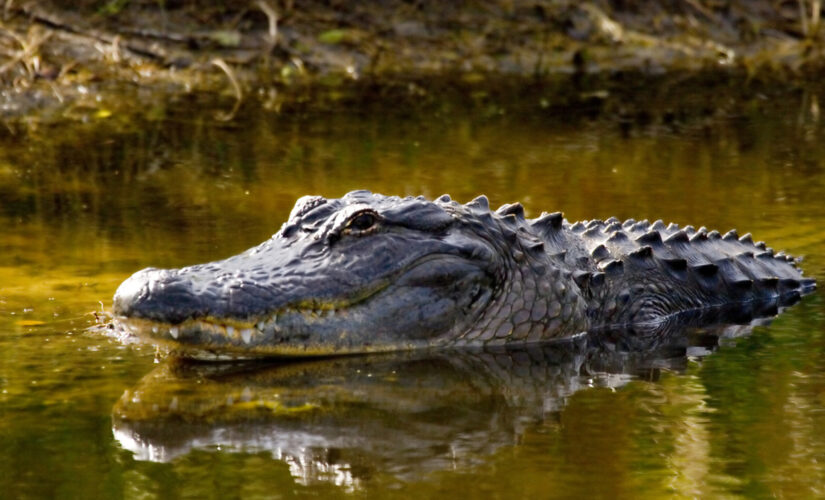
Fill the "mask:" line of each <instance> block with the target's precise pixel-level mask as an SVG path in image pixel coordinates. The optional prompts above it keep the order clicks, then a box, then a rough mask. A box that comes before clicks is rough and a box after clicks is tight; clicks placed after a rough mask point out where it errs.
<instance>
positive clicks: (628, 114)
mask: <svg viewBox="0 0 825 500" xmlns="http://www.w3.org/2000/svg"><path fill="white" fill-rule="evenodd" d="M545 90H546V89H541V88H536V89H531V91H530V92H529V93H524V94H522V95H519V96H510V97H508V99H510V100H507V99H505V100H502V101H501V102H496V101H494V100H493V99H490V98H483V99H481V100H480V102H479V103H476V104H473V105H466V106H465V105H464V104H461V103H459V104H456V103H453V102H443V103H441V104H436V105H432V106H430V107H428V108H426V109H423V110H419V111H416V110H412V111H410V110H399V109H392V110H389V111H387V110H386V109H385V108H381V109H378V110H377V111H376V110H370V109H364V110H359V112H357V113H355V112H352V110H348V111H347V112H346V113H344V112H338V113H336V112H329V113H325V114H323V115H304V116H294V115H275V114H268V113H262V112H258V111H256V110H254V109H252V107H250V108H248V109H246V110H242V112H241V113H240V114H239V115H238V118H237V121H235V122H232V123H218V122H216V121H215V120H214V114H213V113H212V110H211V109H208V108H207V107H206V106H200V105H199V104H200V103H198V105H193V104H192V103H188V102H185V103H178V104H164V103H157V105H156V107H154V108H153V109H152V110H151V112H149V113H147V114H145V115H144V116H143V117H142V118H134V117H131V116H118V115H117V114H116V115H115V116H112V117H110V118H107V119H97V118H93V117H90V119H89V120H88V122H84V123H74V124H64V125H62V126H60V127H56V126H47V125H39V124H36V123H23V122H21V123H16V124H6V125H7V126H5V127H0V449H2V450H3V453H0V491H2V492H3V493H0V496H4V497H5V496H7V497H9V498H30V497H38V498H67V497H69V498H80V497H94V498H138V497H139V498H178V497H198V498H225V497H243V498H268V497H272V496H277V495H283V496H298V495H308V496H309V495H312V496H322V497H335V496H343V495H347V492H348V491H351V490H359V491H363V492H366V493H367V494H372V495H374V496H381V497H392V496H398V497H403V498H445V497H450V498H454V497H456V496H468V495H471V496H483V497H495V496H504V495H508V496H514V497H531V498H532V497H541V498H547V497H560V498H562V497H565V498H571V497H574V498H575V497H605V498H642V497H650V498H661V497H707V496H747V497H769V496H784V497H792V498H799V497H803V498H804V497H808V498H810V497H816V496H820V495H821V486H822V484H825V466H823V464H825V433H823V432H822V429H825V413H823V412H822V411H821V408H822V407H823V405H825V355H823V353H825V326H823V325H824V323H825V310H824V309H825V303H823V301H822V299H821V296H820V293H821V292H817V293H815V294H814V295H812V296H810V297H806V298H804V299H803V300H802V302H801V303H800V304H798V305H796V306H794V307H792V308H790V309H789V310H788V311H787V312H785V313H784V314H783V315H782V316H780V317H779V318H777V319H776V321H775V322H774V323H773V324H771V325H769V326H758V327H755V328H753V332H752V334H750V335H747V336H744V337H741V336H738V335H734V334H733V333H732V332H724V333H722V335H721V337H720V338H719V340H718V341H717V337H716V336H715V335H714V334H718V333H720V332H719V331H717V330H715V329H714V330H712V331H710V330H707V329H706V330H704V331H703V330H690V331H688V332H682V333H681V334H676V335H670V336H668V337H667V341H664V340H662V341H661V342H660V343H659V344H658V345H657V347H656V348H655V349H654V347H653V346H651V345H645V344H642V345H637V344H628V343H627V342H623V341H620V339H619V338H613V337H606V338H604V337H602V338H600V339H598V340H597V339H593V338H587V339H578V340H577V341H576V342H571V343H569V344H565V345H557V346H553V347H551V348H548V349H546V350H545V349H541V350H528V351H522V352H515V351H511V352H506V353H502V352H498V353H490V352H487V353H471V352H460V353H449V354H448V353H435V354H433V355H431V356H424V357H419V356H411V355H402V356H380V357H359V358H343V359H337V360H327V361H319V362H312V363H297V364H289V365H282V366H280V365H279V366H253V367H250V366H247V365H243V366H231V367H225V368H223V369H215V368H214V367H209V366H204V365H196V366H192V365H179V364H176V363H175V362H172V361H162V362H161V363H160V365H155V363H154V352H153V350H152V349H151V348H146V347H141V346H123V345H120V344H119V343H117V342H114V341H112V340H111V339H109V338H108V337H106V336H103V335H100V334H99V333H97V332H89V331H87V330H86V328H87V327H88V326H89V325H92V324H94V323H95V319H94V313H98V314H100V313H101V308H103V309H108V308H110V305H111V302H110V301H111V297H112V294H113V293H114V290H115V289H116V287H117V285H118V284H119V283H120V282H121V281H122V280H123V279H125V278H126V277H127V276H129V275H130V274H131V273H132V272H134V271H135V270H137V269H140V268H142V267H146V266H150V265H151V266H158V267H166V266H175V267H177V266H183V265H187V264H193V263H196V262H204V261H210V260H215V259H218V258H223V257H226V256H229V255H232V254H234V253H237V252H239V251H241V250H244V249H246V248H249V247H251V246H252V245H255V244H257V243H259V242H261V241H263V240H264V239H266V238H268V237H269V236H270V235H271V234H272V233H274V232H275V231H276V230H277V229H278V227H279V226H280V224H281V223H282V222H283V220H284V219H285V218H286V216H287V214H288V213H289V210H290V209H291V207H292V205H293V203H294V201H295V199H296V198H298V197H300V196H303V195H306V194H321V195H325V196H331V197H334V196H339V195H341V194H343V193H345V192H347V191H349V190H352V189H357V188H367V189H370V190H373V191H377V192H383V193H386V194H398V195H418V194H423V195H425V196H430V197H434V196H438V195H440V194H442V193H444V192H448V193H450V194H451V195H453V197H454V198H456V199H458V200H461V201H467V200H469V199H471V198H473V197H474V196H476V195H478V194H480V193H484V194H487V195H488V196H489V197H490V199H491V202H492V203H493V204H498V203H505V202H513V201H521V202H522V203H523V204H524V206H525V208H526V210H527V212H528V214H529V215H537V214H538V213H540V212H541V211H542V210H546V211H554V210H563V211H564V212H565V215H566V217H567V218H568V219H569V220H575V219H582V218H588V219H589V218H594V217H599V218H607V217H609V216H611V215H615V216H617V217H620V218H627V217H633V218H636V219H643V218H647V219H650V220H655V219H658V218H662V219H664V220H665V221H674V222H677V223H680V224H692V225H694V226H696V227H698V226H702V225H705V226H708V227H710V228H715V229H719V230H721V231H723V232H724V231H726V230H728V229H730V228H732V227H736V228H737V229H739V230H740V233H744V232H752V233H753V235H754V238H755V239H758V240H765V241H767V242H768V243H769V244H770V245H771V246H773V247H774V248H776V249H777V250H780V249H784V250H786V251H788V252H789V253H791V254H794V255H804V256H805V258H806V259H805V261H804V262H803V263H802V264H801V266H802V268H803V269H804V270H805V272H806V274H807V275H811V276H813V277H816V278H817V279H818V280H819V282H820V283H822V282H823V280H825V258H823V256H824V255H825V232H823V231H822V227H821V226H822V223H821V219H822V214H823V213H825V201H823V200H825V133H823V129H822V124H821V118H820V115H819V107H818V106H819V104H818V103H819V102H820V101H821V100H822V95H823V92H822V90H821V89H817V88H812V89H808V90H798V91H797V90H786V89H755V88H752V87H747V86H741V85H737V86H736V87H735V88H732V89H729V88H709V89H707V90H705V89H692V88H676V89H669V88H659V87H651V88H645V89H643V92H641V93H639V94H637V95H635V97H632V98H628V99H618V98H617V99H613V100H611V99H606V100H604V101H601V100H600V101H599V102H597V103H593V102H589V101H588V103H587V104H586V105H584V106H581V107H579V106H574V107H573V108H565V107H553V106H549V107H546V108H545V107H542V106H543V104H542V103H541V97H542V92H544V91H545ZM511 101H512V102H511ZM101 303H102V304H101ZM732 337H735V338H732ZM632 338H636V337H632ZM711 351H713V354H712V355H709V356H706V354H708V353H709V352H711ZM153 368H154V370H153ZM393 372H394V373H393ZM147 373H148V375H147ZM124 394H126V395H124ZM119 400H120V401H119ZM118 401H119V402H118ZM115 405H116V406H115ZM113 406H115V410H114V411H113V409H112V408H113ZM113 428H114V429H115V436H113V434H112V429H113ZM115 438H117V439H115Z"/></svg>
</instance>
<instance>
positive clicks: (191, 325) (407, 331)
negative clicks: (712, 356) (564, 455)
mask: <svg viewBox="0 0 825 500" xmlns="http://www.w3.org/2000/svg"><path fill="white" fill-rule="evenodd" d="M815 288H816V281H815V280H814V279H813V278H810V277H805V276H803V273H802V271H801V270H800V269H799V267H798V265H797V259H795V258H793V257H791V256H788V255H785V254H784V253H783V252H778V253H775V252H774V251H773V249H771V248H768V247H767V246H766V245H765V243H763V242H754V241H753V239H752V237H751V235H750V234H745V235H743V236H741V237H740V236H739V235H738V234H737V232H736V231H735V230H731V231H728V232H727V233H725V234H724V235H723V234H720V233H719V232H718V231H715V230H708V229H706V228H705V227H701V228H699V229H696V228H694V227H691V226H685V227H679V226H678V225H676V224H673V223H671V224H665V223H664V222H663V221H661V220H657V221H655V222H653V223H650V222H648V221H647V220H642V221H635V220H633V219H628V220H625V221H620V220H618V219H616V218H615V217H611V218H609V219H607V220H590V221H580V222H568V221H567V220H566V219H565V218H564V217H563V214H562V213H561V212H554V213H542V214H541V215H540V216H539V217H536V218H533V219H529V218H527V217H525V212H524V208H523V207H522V205H521V204H519V203H514V204H505V205H503V206H502V207H500V208H499V209H498V210H495V211H494V210H491V208H490V205H489V202H488V199H487V198H486V197H485V196H480V197H478V198H475V199H474V200H472V201H470V202H469V203H466V204H461V203H458V202H456V201H454V200H452V199H451V198H450V197H449V196H448V195H443V196H441V197H439V198H437V199H435V200H434V201H428V200H427V199H425V198H424V197H420V196H419V197H405V198H400V197H395V196H384V195H380V194H374V193H371V192H369V191H354V192H351V193H348V194H346V195H345V196H343V197H342V198H339V199H326V198H323V197H320V196H305V197H302V198H300V199H299V200H298V201H297V202H296V204H295V207H294V208H293V209H292V212H291V213H290V215H289V219H288V220H287V222H285V223H284V224H283V226H282V227H281V229H280V230H279V231H278V232H277V233H276V234H275V235H273V236H272V237H271V238H270V239H268V240H267V241H265V242H263V243H261V244H260V245H258V246H256V247H253V248H251V249H249V250H247V251H245V252H243V253H241V254H239V255H236V256H233V257H230V258H228V259H225V260H221V261H216V262H211V263H207V264H200V265H194V266H189V267H184V268H181V269H155V268H148V269H144V270H141V271H138V272H137V273H135V274H133V275H132V276H131V277H129V278H128V279H127V280H125V281H124V282H123V283H122V284H121V285H120V287H119V288H118V289H117V291H116V293H115V296H114V302H113V311H114V315H115V318H116V320H115V323H116V324H118V325H121V327H122V329H123V330H124V331H127V332H133V333H135V334H136V335H137V336H138V337H142V338H146V339H148V340H150V341H151V342H153V343H155V344H157V345H159V346H165V347H168V348H170V349H171V350H172V351H174V352H176V353H178V354H181V355H183V356H191V357H214V358H247V357H281V356H286V357H289V356H292V357H295V356H299V357H303V356H327V355H336V354H352V353H366V352H380V351H396V350H410V349H419V348H425V347H442V346H488V347H489V346H498V345H521V344H528V343H534V342H546V341H550V340H554V339H561V338H569V337H573V336H576V335H579V334H582V333H584V332H589V331H594V330H598V329H605V328H617V327H622V326H628V325H631V326H633V327H635V328H637V329H639V330H640V331H641V330H644V329H645V328H649V329H655V328H656V327H657V325H661V324H663V323H665V322H669V321H678V318H679V317H680V315H684V314H695V313H697V312H701V311H707V310H728V311H733V312H737V311H738V312H741V311H752V310H754V309H763V308H776V307H777V306H784V305H788V304H791V303H793V302H795V301H797V300H798V299H799V298H800V297H801V296H802V295H804V294H806V293H809V292H811V291H813V290H814V289H815Z"/></svg>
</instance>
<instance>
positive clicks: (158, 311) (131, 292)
mask: <svg viewBox="0 0 825 500" xmlns="http://www.w3.org/2000/svg"><path fill="white" fill-rule="evenodd" d="M113 309H114V312H115V314H117V315H118V316H126V317H129V318H145V319H152V320H155V321H162V322H166V323H179V322H181V321H183V320H185V319H187V318H191V317H195V316H199V315H202V314H203V311H202V302H201V300H200V298H199V297H198V296H197V295H196V294H195V293H194V291H193V287H192V283H191V281H190V280H188V279H185V278H183V277H181V276H180V273H178V272H177V271H176V270H168V269H153V268H148V269H144V270H142V271H138V272H136V273H135V274H133V275H132V276H130V277H129V278H128V279H126V281H124V282H123V283H122V284H121V285H120V287H118V289H117V291H116V292H115V296H114V299H113Z"/></svg>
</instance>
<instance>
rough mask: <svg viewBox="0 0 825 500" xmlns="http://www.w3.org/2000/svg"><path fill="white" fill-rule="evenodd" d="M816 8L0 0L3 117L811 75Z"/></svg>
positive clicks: (329, 103)
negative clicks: (116, 106)
mask: <svg viewBox="0 0 825 500" xmlns="http://www.w3.org/2000/svg"><path fill="white" fill-rule="evenodd" d="M821 10H822V5H821V2H819V1H812V0H807V1H806V0H799V1H784V2H775V1H762V0H753V1H744V0H743V1H736V0H730V1H720V0H689V1H684V2H642V1H632V0H621V1H620V0H613V1H587V2H573V1H554V2H524V1H518V0H512V1H504V0H474V1H464V2H436V1H417V2H413V1H402V0H383V1H380V2H366V3H361V2H337V1H318V0H309V1H306V2H293V1H292V0H282V1H275V0H257V1H253V2H248V3H247V2H242V3H233V2H220V1H186V0H179V1H168V0H163V1H159V0H95V1H92V0H82V1H80V2H69V1H62V0H54V1H51V2H48V1H30V2H20V3H17V2H7V3H6V7H5V9H4V10H3V20H2V24H0V80H2V83H3V90H2V92H0V116H2V117H3V118H4V119H6V120H16V119H20V118H31V117H35V118H37V119H42V120H45V121H60V120H61V119H76V118H77V116H83V115H84V112H81V113H78V112H77V110H78V109H80V110H92V112H93V113H98V112H100V110H101V109H103V111H102V113H103V114H105V113H108V112H111V109H112V107H113V106H112V105H111V104H109V105H108V106H107V107H103V106H100V103H101V102H104V101H112V100H113V99H114V100H116V99H117V97H118V96H119V95H123V94H124V89H126V90H125V94H127V95H128V94H131V93H138V94H140V93H149V94H151V95H152V96H153V97H154V98H161V99H173V100H174V99H178V98H182V96H187V95H195V94H207V95H212V96H214V97H215V98H214V103H215V109H216V118H218V119H222V120H231V119H232V118H233V117H234V116H235V114H236V112H237V111H238V109H239V108H240V107H241V106H244V105H247V106H248V105H254V106H260V107H263V108H265V109H269V110H272V111H274V112H282V111H285V110H295V109H302V110H307V109H312V108H314V107H318V108H320V109H325V108H327V107H342V106H347V105H351V106H363V105H364V104H366V103H379V104H376V105H386V104H390V103H392V104H393V105H395V104H396V103H398V102H401V103H407V104H411V105H419V104H421V103H422V102H424V103H426V102H428V100H432V96H433V95H437V94H440V93H443V92H453V93H455V95H456V96H457V97H458V98H463V97H462V96H477V97H478V96H481V97H482V98H483V97H484V96H490V95H496V93H498V92H499V89H501V88H506V89H509V90H510V91H511V90H512V89H513V88H514V87H516V88H518V87H521V88H523V89H536V88H540V89H544V90H547V89H548V88H550V89H552V88H558V89H559V93H558V94H555V95H553V94H551V93H548V92H546V91H543V93H542V96H541V104H542V105H547V106H558V105H567V104H571V103H575V102H576V100H583V101H588V100H594V99H595V100H596V101H598V100H600V95H602V94H600V93H599V92H602V89H604V88H608V87H609V88H612V89H619V88H622V87H624V88H634V87H638V82H639V81H643V82H645V83H652V82H674V81H675V82H681V81H684V80H685V79H692V80H696V81H697V82H699V83H701V84H703V85H708V84H711V85H713V84H721V85H723V86H729V85H730V84H731V83H730V82H737V83H738V84H740V85H751V84H752V83H753V82H771V83H772V84H779V85H789V84H790V85H804V84H805V82H811V81H816V80H818V77H819V75H820V74H821V72H822V69H823V62H825V57H824V56H825V52H823V46H825V44H823V36H822V30H821V29H820V26H819V24H820V13H821ZM570 89H573V93H572V94H571V90H570ZM594 92H595V93H594ZM573 94H575V97H574V98H571V95H573ZM583 96H584V97H583ZM183 98H185V97H183ZM571 99H572V101H571ZM199 100H201V101H202V99H199ZM482 100H483V99H482ZM380 103H384V104H380ZM125 104H128V103H124V105H125ZM119 111H126V107H125V106H124V108H123V109H121V110H119ZM135 112H140V110H139V109H136V110H135Z"/></svg>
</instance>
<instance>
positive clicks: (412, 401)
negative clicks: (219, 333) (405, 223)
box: [113, 326, 748, 487]
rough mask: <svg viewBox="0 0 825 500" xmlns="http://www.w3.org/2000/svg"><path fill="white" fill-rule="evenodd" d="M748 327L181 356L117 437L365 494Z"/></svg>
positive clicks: (136, 398)
mask: <svg viewBox="0 0 825 500" xmlns="http://www.w3.org/2000/svg"><path fill="white" fill-rule="evenodd" d="M747 331H748V327H737V326H730V327H724V328H723V327H717V328H715V329H711V330H705V331H700V330H696V331H691V332H690V334H688V331H687V330H686V329H684V328H681V329H673V330H672V331H667V332H665V331H661V332H657V333H656V334H655V337H652V338H650V339H649V340H648V342H646V343H645V345H644V349H642V348H640V347H641V346H639V345H638V344H640V342H639V339H638V337H637V335H636V334H635V332H602V333H600V334H594V335H592V336H582V337H579V338H576V339H573V340H570V341H564V342H558V343H554V344H551V345H546V346H541V345H537V346H531V347H528V348H524V349H500V350H493V351H489V350H488V351H481V350H480V351H470V350H463V351H462V350H448V351H442V352H425V353H402V354H388V355H377V356H366V357H363V356H355V357H345V358H337V359H335V358H334V359H327V360H313V361H306V362H294V363H288V364H280V365H267V364H264V363H255V364H251V363H246V364H192V363H191V362H190V363H187V362H184V361H177V360H168V361H167V362H166V363H164V364H162V365H161V366H159V367H157V368H156V369H155V370H154V371H152V373H150V374H149V375H147V376H146V377H144V378H143V379H142V380H141V381H140V382H139V383H138V385H137V386H136V387H134V388H132V389H129V390H127V391H126V392H125V393H124V394H123V396H122V397H121V399H120V401H119V402H118V404H117V405H116V406H115V408H114V410H113V425H114V435H115V437H116V439H117V440H118V441H120V443H121V445H122V446H123V447H124V448H126V449H128V450H130V451H132V452H133V453H134V454H135V457H136V458H137V459H139V460H150V461H158V462H168V461H173V460H175V459H176V458H178V457H180V456H182V455H185V454H187V453H190V452H191V451H192V450H193V449H204V450H210V449H221V450H227V451H236V452H237V451H244V452H257V451H267V452H270V453H271V454H272V456H273V457H275V458H277V459H280V460H283V461H285V462H286V463H288V464H289V467H290V471H291V473H292V475H293V476H294V477H295V478H296V479H297V480H298V481H300V482H302V483H312V482H314V481H318V480H329V481H332V482H334V483H336V484H346V485H348V486H350V487H356V486H358V483H359V481H360V479H362V478H368V477H370V476H373V475H376V474H378V473H379V472H380V473H382V474H385V475H393V476H397V477H399V478H401V479H405V480H409V479H414V478H420V477H423V476H426V475H427V474H428V473H431V472H433V471H440V470H449V469H452V470H463V469H467V468H468V467H470V466H472V465H474V464H477V463H479V462H480V461H482V460H483V459H484V458H485V457H487V456H489V455H492V454H493V453H495V452H496V451H497V450H499V449H501V448H502V447H505V446H514V445H517V444H518V443H519V441H520V438H521V436H522V435H523V434H524V432H525V429H526V428H527V427H529V426H531V425H535V424H536V423H539V422H542V421H544V420H545V419H547V418H552V415H554V414H556V413H558V412H559V411H561V410H562V408H563V407H564V406H565V404H566V401H567V399H568V398H569V397H570V396H571V395H572V394H574V393H575V392H577V391H579V390H581V389H585V388H592V387H602V388H610V389H617V388H619V387H621V386H623V385H624V384H626V383H627V382H629V381H630V380H632V378H633V377H634V376H642V377H644V378H645V379H649V380H655V379H657V378H658V373H659V371H660V370H662V369H666V370H673V371H682V370H683V369H684V368H685V367H686V365H687V359H688V356H691V357H694V358H696V357H701V356H703V355H705V354H707V353H710V352H711V351H712V350H713V349H714V348H715V346H716V342H717V339H718V338H723V339H725V338H733V337H735V336H738V335H741V334H743V333H745V332H747ZM648 334H651V333H650V332H648ZM717 335H718V336H719V337H717ZM627 342H632V343H635V344H636V346H635V347H632V348H629V347H628V345H627Z"/></svg>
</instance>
